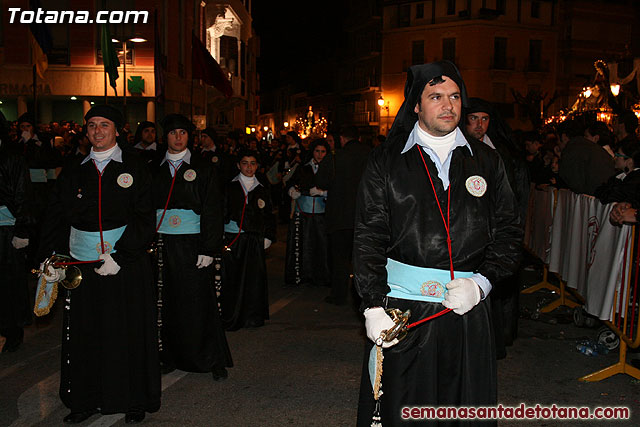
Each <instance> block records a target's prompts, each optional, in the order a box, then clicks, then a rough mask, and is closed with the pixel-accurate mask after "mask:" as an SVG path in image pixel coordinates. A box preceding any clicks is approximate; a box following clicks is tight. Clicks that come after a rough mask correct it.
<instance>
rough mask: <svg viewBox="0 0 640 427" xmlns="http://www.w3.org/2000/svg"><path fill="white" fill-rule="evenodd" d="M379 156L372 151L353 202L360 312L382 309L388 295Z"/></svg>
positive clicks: (384, 187)
mask: <svg viewBox="0 0 640 427" xmlns="http://www.w3.org/2000/svg"><path fill="white" fill-rule="evenodd" d="M382 153H383V152H382V151H381V150H376V151H374V154H372V155H371V156H370V157H369V161H368V164H367V167H366V169H365V171H364V174H363V176H362V179H361V181H360V186H359V188H358V195H357V199H356V221H355V229H354V241H353V271H354V280H355V286H356V289H357V290H358V294H359V295H360V297H362V304H361V307H360V308H361V310H364V309H366V308H368V307H376V306H382V305H383V300H384V297H385V296H386V295H387V293H389V291H390V288H389V286H388V285H387V270H386V263H387V249H388V247H389V241H390V238H391V230H390V228H389V209H388V205H387V200H388V199H387V185H386V177H385V176H386V174H385V172H384V170H383V164H384V156H383V154H382ZM318 173H319V172H318Z"/></svg>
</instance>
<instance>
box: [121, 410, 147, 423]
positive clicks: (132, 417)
mask: <svg viewBox="0 0 640 427" xmlns="http://www.w3.org/2000/svg"><path fill="white" fill-rule="evenodd" d="M142 420H144V411H140V410H135V411H129V412H127V413H126V415H125V416H124V422H125V424H140V423H141V422H142Z"/></svg>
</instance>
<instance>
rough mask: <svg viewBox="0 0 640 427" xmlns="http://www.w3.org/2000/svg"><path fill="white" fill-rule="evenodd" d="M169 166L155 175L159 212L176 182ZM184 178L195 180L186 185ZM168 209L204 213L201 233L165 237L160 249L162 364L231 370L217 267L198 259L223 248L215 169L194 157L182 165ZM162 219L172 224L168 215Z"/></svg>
mask: <svg viewBox="0 0 640 427" xmlns="http://www.w3.org/2000/svg"><path fill="white" fill-rule="evenodd" d="M169 168H170V166H169V162H168V161H166V162H164V163H163V164H162V165H160V166H158V167H157V168H155V169H154V171H153V182H154V186H153V201H154V207H155V208H156V210H160V211H162V210H163V209H164V206H165V204H166V201H167V197H168V194H169V189H170V187H171V181H172V176H171V172H170V170H169ZM187 171H194V172H195V174H194V175H188V174H186V173H187ZM185 176H187V177H188V178H189V179H191V178H192V177H193V176H195V178H193V179H192V180H191V181H188V180H187V179H185ZM167 209H187V210H192V211H193V212H195V213H196V214H198V215H200V234H162V243H161V244H160V245H158V246H159V250H161V251H162V271H161V273H162V282H161V283H162V285H161V286H162V287H161V288H160V287H159V289H161V290H160V292H159V296H161V298H162V299H161V306H162V307H161V309H160V310H161V319H162V322H161V323H162V325H161V342H162V350H161V353H160V356H161V360H162V363H163V364H166V365H168V366H172V367H176V368H178V369H181V370H183V371H189V372H211V371H212V369H213V368H214V366H218V367H231V366H233V362H232V359H231V352H230V350H229V345H228V344H227V339H226V336H225V333H224V329H223V327H222V323H221V320H220V313H219V310H218V299H217V296H216V289H215V286H214V277H213V276H214V265H210V266H208V267H204V268H197V267H196V263H197V259H198V255H207V256H211V257H214V258H215V255H216V254H219V253H220V251H221V249H222V195H221V193H220V191H219V184H218V183H217V178H216V175H215V172H214V170H213V168H212V167H211V166H210V165H209V164H203V163H202V162H201V161H198V160H197V159H196V158H195V157H193V156H192V157H191V163H190V164H188V163H186V162H183V163H182V164H181V165H180V167H179V168H178V170H177V172H176V180H175V183H174V187H173V191H172V192H171V199H170V201H169V205H168V207H167ZM163 221H169V218H168V216H165V218H164V219H163ZM158 267H159V265H158Z"/></svg>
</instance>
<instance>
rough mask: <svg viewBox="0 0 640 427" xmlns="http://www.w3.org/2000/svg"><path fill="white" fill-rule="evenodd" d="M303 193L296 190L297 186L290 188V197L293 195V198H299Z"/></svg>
mask: <svg viewBox="0 0 640 427" xmlns="http://www.w3.org/2000/svg"><path fill="white" fill-rule="evenodd" d="M301 195H302V193H301V192H299V191H298V190H296V187H291V188H289V197H291V198H292V199H293V200H296V199H298V198H299V197H300V196H301Z"/></svg>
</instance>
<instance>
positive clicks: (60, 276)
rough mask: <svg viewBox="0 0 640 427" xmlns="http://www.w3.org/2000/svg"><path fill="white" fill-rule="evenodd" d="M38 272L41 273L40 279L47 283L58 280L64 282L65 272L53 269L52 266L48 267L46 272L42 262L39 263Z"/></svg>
mask: <svg viewBox="0 0 640 427" xmlns="http://www.w3.org/2000/svg"><path fill="white" fill-rule="evenodd" d="M40 271H42V277H44V280H46V281H47V282H49V283H53V282H59V281H60V280H64V278H65V277H66V274H65V271H64V269H63V268H55V267H53V266H51V265H50V266H49V267H48V268H47V271H45V270H44V262H41V263H40Z"/></svg>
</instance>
